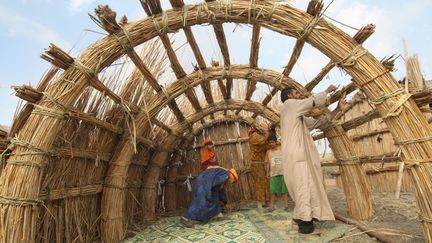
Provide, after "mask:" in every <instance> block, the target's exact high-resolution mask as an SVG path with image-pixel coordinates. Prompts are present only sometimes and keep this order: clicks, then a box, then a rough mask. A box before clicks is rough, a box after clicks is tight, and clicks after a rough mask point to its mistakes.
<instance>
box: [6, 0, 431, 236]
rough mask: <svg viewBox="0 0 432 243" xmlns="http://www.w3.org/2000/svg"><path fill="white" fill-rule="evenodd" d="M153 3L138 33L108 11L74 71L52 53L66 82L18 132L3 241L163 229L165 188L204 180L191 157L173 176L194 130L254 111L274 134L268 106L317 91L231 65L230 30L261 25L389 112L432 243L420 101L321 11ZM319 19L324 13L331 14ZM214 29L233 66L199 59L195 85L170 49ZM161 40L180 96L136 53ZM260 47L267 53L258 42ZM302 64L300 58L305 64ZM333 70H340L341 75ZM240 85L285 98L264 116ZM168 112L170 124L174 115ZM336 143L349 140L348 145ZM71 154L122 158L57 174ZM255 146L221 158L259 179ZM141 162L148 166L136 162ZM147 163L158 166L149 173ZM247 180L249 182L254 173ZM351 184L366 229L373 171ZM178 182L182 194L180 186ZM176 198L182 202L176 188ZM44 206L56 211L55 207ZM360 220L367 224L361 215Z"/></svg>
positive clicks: (219, 131) (225, 129) (70, 164)
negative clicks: (195, 28)
mask: <svg viewBox="0 0 432 243" xmlns="http://www.w3.org/2000/svg"><path fill="white" fill-rule="evenodd" d="M141 2H142V4H143V7H144V9H145V11H146V12H147V14H148V15H149V16H151V18H145V19H143V20H138V21H135V22H131V23H127V21H122V22H121V24H118V23H117V22H116V20H115V18H116V14H115V12H113V11H112V10H111V9H109V7H107V6H101V7H99V8H98V9H97V10H96V14H97V16H98V19H96V18H93V20H95V22H96V23H97V24H99V25H100V26H101V27H102V28H103V29H105V30H106V31H107V32H108V33H109V35H108V36H106V37H104V38H103V39H101V40H99V41H97V42H96V43H95V44H93V45H92V46H90V47H89V48H88V49H87V50H86V51H85V52H83V53H82V54H81V55H80V56H79V57H77V58H75V59H74V58H72V57H70V56H69V55H68V54H67V53H66V52H64V51H61V49H59V48H58V47H56V46H54V45H52V46H50V47H49V48H48V49H47V50H46V54H45V55H44V57H43V58H44V59H46V60H48V61H49V62H51V63H53V64H54V65H56V66H58V67H60V68H63V69H65V70H64V72H62V74H61V75H60V76H58V77H56V78H55V79H51V78H50V79H49V80H50V81H49V85H48V86H45V87H46V88H44V89H43V90H38V89H37V91H38V92H42V93H43V94H44V95H43V96H42V99H41V100H40V101H39V102H38V103H37V105H38V107H39V108H38V109H37V110H35V111H34V112H32V111H31V110H30V111H28V112H27V114H30V115H26V116H23V117H25V119H22V121H25V123H24V122H22V123H23V125H19V126H17V127H18V128H17V129H14V131H16V132H17V133H16V140H15V146H16V148H15V149H14V150H13V151H12V154H11V156H10V158H9V160H8V163H7V165H6V167H5V169H4V171H3V172H2V174H1V178H0V184H1V185H2V187H1V189H0V197H1V198H0V199H1V200H0V203H1V205H0V218H1V220H0V236H1V237H2V240H3V241H5V242H9V241H11V242H17V241H42V240H43V239H46V240H47V241H52V240H54V239H55V240H57V241H73V240H78V241H93V240H95V239H98V238H99V237H100V236H101V237H102V239H103V240H104V241H120V240H122V239H123V238H124V237H125V234H126V232H127V231H126V230H127V226H128V225H130V224H131V223H133V222H136V221H135V220H137V219H138V218H144V219H145V220H151V219H154V218H155V216H156V210H158V208H159V209H160V208H161V207H162V208H163V203H162V204H161V202H163V199H162V198H161V195H164V194H158V185H160V183H158V182H160V181H161V179H162V178H164V177H165V176H167V175H172V173H176V174H177V173H178V175H179V176H177V177H178V178H181V176H184V175H186V176H187V175H189V174H193V175H196V174H197V172H198V171H197V165H196V164H194V163H192V162H191V160H192V161H197V159H198V157H199V153H198V152H197V151H188V152H187V153H184V154H183V155H182V152H179V151H176V153H180V155H179V156H180V158H176V159H175V160H174V162H172V163H177V162H176V161H182V162H183V163H184V164H185V166H179V167H177V168H176V169H173V170H172V171H171V170H170V169H169V168H167V165H168V161H169V160H170V159H171V157H170V156H171V154H172V151H173V150H174V148H176V147H180V150H181V149H182V146H179V145H180V144H181V143H185V140H184V137H183V135H185V133H186V132H187V131H188V130H189V131H191V132H192V131H194V124H193V123H195V122H197V121H199V120H203V124H206V121H205V119H203V118H204V117H205V116H207V115H210V114H213V116H214V117H218V115H221V114H224V115H232V112H227V111H226V110H234V111H236V110H249V112H243V111H242V114H241V115H243V116H247V115H249V116H252V117H255V116H258V115H261V116H264V117H266V118H267V119H268V120H270V121H271V122H272V123H277V122H278V116H277V114H275V113H274V112H273V111H272V110H271V109H268V107H266V105H268V103H269V102H270V101H271V99H272V97H273V95H274V94H275V93H276V92H277V90H278V89H281V88H283V87H285V86H286V85H287V84H290V85H295V86H296V88H297V89H298V90H299V91H300V92H301V93H303V94H306V95H307V94H309V90H308V89H305V88H303V87H302V86H301V85H299V84H297V83H296V82H294V81H292V80H290V79H289V78H286V77H283V76H282V75H280V74H277V73H275V72H269V71H268V70H261V69H258V68H255V67H252V68H251V67H245V68H242V67H240V66H236V65H231V63H230V57H229V53H228V48H227V44H226V39H225V36H224V33H223V27H222V23H224V22H233V23H243V24H244V23H249V24H255V25H259V26H260V28H268V29H270V30H273V31H276V32H278V33H281V34H284V35H288V36H292V37H295V38H298V39H302V40H305V41H306V42H308V43H309V44H311V45H312V46H314V47H316V48H317V49H319V50H320V51H321V52H322V53H323V54H325V55H327V56H328V57H329V58H330V59H331V60H332V62H333V64H331V65H330V66H332V67H333V66H339V67H342V68H343V69H345V70H346V71H347V73H348V74H349V75H351V76H352V77H353V80H354V83H355V85H356V86H358V87H360V88H361V89H362V91H363V92H364V94H365V95H366V96H367V97H369V98H370V99H371V100H372V101H375V103H376V108H377V110H378V113H377V114H376V116H378V115H381V116H382V117H384V120H385V122H386V123H387V125H388V129H389V131H390V133H391V134H392V135H393V136H394V137H395V140H396V141H397V143H398V146H401V147H402V151H403V155H404V156H405V158H406V161H407V162H409V163H412V168H411V170H410V174H411V177H412V179H413V182H414V185H415V187H416V194H417V202H418V206H419V208H420V212H421V214H422V218H421V219H422V222H423V226H424V232H425V238H426V241H428V242H431V241H432V238H431V237H432V236H431V235H432V231H431V228H432V223H431V218H432V209H431V208H430V201H431V200H432V192H431V189H430V188H431V186H430V185H429V184H430V178H431V176H432V165H430V158H431V156H432V152H431V151H432V142H431V141H430V139H429V138H430V136H431V135H432V131H430V129H429V128H428V124H427V122H426V120H425V118H424V117H422V115H421V113H420V110H419V109H418V108H417V107H416V104H415V103H414V102H413V101H412V100H409V99H408V97H407V94H405V93H403V92H402V91H399V89H400V86H398V84H397V83H396V82H395V80H394V78H393V77H392V76H391V75H390V74H389V72H388V70H387V69H386V68H385V67H384V66H383V65H382V64H381V63H380V62H379V61H378V60H376V59H375V58H374V57H373V56H372V55H370V54H369V53H367V51H366V50H364V49H363V48H362V47H361V46H359V43H361V41H358V40H356V39H353V38H350V37H349V36H348V35H346V34H345V33H343V32H342V31H340V30H338V29H337V28H336V27H334V26H333V25H331V24H329V23H327V22H326V21H325V20H323V19H321V18H320V17H319V15H316V16H315V15H314V14H311V12H314V11H312V10H311V11H309V13H304V12H301V11H298V10H296V9H294V8H292V7H290V6H288V5H285V4H279V3H277V2H274V1H256V2H255V1H254V2H253V3H251V2H250V1H248V0H238V1H208V2H206V3H203V4H199V5H190V6H187V7H182V8H180V7H181V6H183V4H182V2H181V1H177V0H176V1H174V0H173V1H171V2H172V4H173V6H175V7H176V9H173V10H169V11H166V12H162V11H161V7H160V2H159V1H156V0H152V1H150V0H148V1H144V0H143V1H141ZM311 9H315V8H311ZM318 9H319V8H316V10H317V11H315V12H319V10H318ZM206 23H209V24H212V25H213V26H214V31H215V33H216V35H217V41H218V44H219V46H220V48H221V52H222V56H223V61H224V65H223V66H220V67H217V66H216V65H215V67H212V68H206V69H205V67H206V65H205V63H204V61H203V60H202V58H199V56H200V54H199V50H197V48H194V55H195V56H196V57H197V62H198V68H197V71H196V72H194V73H193V74H190V75H186V74H185V73H183V72H182V69H181V66H180V64H179V63H178V60H177V61H176V59H177V57H176V56H175V53H174V51H173V50H171V49H172V48H171V49H170V44H171V43H170V42H169V39H168V37H167V34H168V33H172V32H175V31H177V30H178V29H180V28H184V29H185V33H186V35H187V38H188V40H190V42H191V43H192V44H191V46H196V45H194V44H193V43H194V41H192V40H193V36H192V35H191V30H190V26H192V25H196V24H206ZM366 32H367V31H366ZM366 32H364V33H361V34H359V35H358V36H357V38H359V39H365V38H366V36H368V35H369V34H368V33H366ZM156 36H159V37H160V38H161V41H162V44H163V45H164V48H165V49H166V53H167V58H165V60H169V61H170V62H171V64H172V68H173V70H174V72H175V74H176V77H177V79H178V80H177V81H176V82H174V83H173V84H170V86H169V87H168V88H164V87H162V86H161V85H160V84H159V83H158V75H157V73H158V72H157V71H156V70H153V68H155V66H152V65H151V64H150V63H151V62H152V61H151V60H147V59H146V58H145V57H143V58H141V57H139V55H137V54H136V52H135V50H134V48H135V47H137V46H139V45H140V44H142V43H145V42H147V41H149V40H151V39H153V38H154V37H156ZM255 36H257V34H255ZM254 39H255V44H256V43H257V42H258V41H257V37H255V38H254ZM195 44H196V43H195ZM154 49H155V52H158V53H163V51H160V49H159V48H154ZM298 49H299V48H297V50H298ZM256 55H257V54H256V53H255V54H254V55H252V58H251V63H254V62H256V61H255V59H254V56H256ZM122 56H127V57H128V58H129V59H130V60H131V61H132V62H133V63H134V65H135V66H136V68H137V69H138V71H137V73H138V74H139V76H138V78H135V79H134V81H130V82H128V85H123V86H121V85H120V84H119V83H117V82H116V81H118V80H120V79H121V78H120V76H117V77H115V78H114V79H109V78H103V77H98V74H99V72H101V71H102V70H104V69H105V68H107V67H109V66H110V65H111V64H112V63H113V62H114V61H116V60H119V58H120V57H122ZM297 56H298V55H297V54H296V55H294V56H293V60H294V59H296V57H297ZM143 59H144V60H143ZM150 59H151V58H150ZM153 63H154V62H153ZM156 63H160V62H159V61H156ZM164 65H165V64H164ZM164 65H159V67H162V66H164ZM330 66H329V69H331V68H332V67H330ZM155 69H157V67H156V68H155ZM162 69H165V68H162ZM329 69H328V70H329ZM287 72H288V71H287ZM203 74H204V75H203ZM228 74H229V75H228ZM262 74H263V75H264V78H262ZM235 75H237V76H235ZM235 78H239V79H248V80H252V81H253V82H255V81H261V80H263V82H266V83H268V84H270V85H271V86H273V87H274V89H273V90H274V92H272V93H271V95H269V96H267V97H269V98H268V99H267V98H266V99H265V100H264V101H263V103H262V104H261V105H259V104H257V102H243V101H238V100H230V98H231V90H232V84H233V83H232V82H233V79H235ZM212 79H215V80H221V82H218V83H219V86H220V91H218V90H216V89H211V88H212V87H211V85H209V84H208V83H209V82H210V80H212ZM223 80H225V81H223ZM146 84H148V86H147V85H146ZM197 85H202V87H204V88H203V89H204V90H206V91H205V95H206V101H207V102H208V104H209V106H208V107H206V108H204V109H202V111H201V110H200V107H199V105H198V103H197V102H196V100H195V101H194V99H195V98H194V95H193V91H192V89H193V87H195V86H197ZM252 86H253V85H250V86H249V87H250V88H248V91H246V93H247V95H246V96H250V93H251V92H252V90H253V88H252ZM312 86H313V85H311V86H310V87H312ZM353 87H354V85H351V86H347V87H346V89H345V90H346V91H347V92H348V91H349V90H352V89H353ZM96 90H97V91H96ZM310 90H311V89H310ZM27 91H30V90H27ZM209 91H213V92H209ZM218 92H220V93H221V94H222V97H223V100H224V101H219V102H213V101H214V100H213V97H212V96H211V95H212V94H211V93H213V94H217V93H218ZM102 93H103V94H102ZM181 94H186V95H187V97H188V99H189V101H190V102H192V104H193V105H194V109H195V110H196V111H197V112H196V113H195V114H194V115H190V116H185V115H184V114H183V112H182V110H181V109H184V108H181V107H179V105H182V104H183V101H182V99H181V98H178V97H179V96H180V95H181ZM23 95H24V94H23ZM33 95H35V94H27V96H28V97H30V96H33ZM335 99H336V96H335ZM215 100H216V99H215ZM220 100H222V99H220ZM177 102H178V103H179V104H177ZM166 106H167V107H168V108H166ZM71 109H75V110H80V111H82V112H85V113H87V114H94V116H95V117H96V118H97V119H99V120H100V121H103V122H107V123H110V124H112V125H113V126H114V127H120V128H122V131H125V132H124V134H123V135H122V136H113V134H112V131H108V130H106V129H105V130H104V129H100V128H98V127H97V126H96V125H95V124H86V123H84V122H80V121H79V120H75V119H68V117H67V114H69V112H70V110H71ZM165 112H170V113H169V115H167V114H168V113H165ZM171 112H172V113H171ZM252 113H254V114H252ZM172 114H173V115H172ZM237 115H239V113H238V114H237ZM27 117H28V118H27ZM174 119H175V120H176V122H174ZM356 125H360V124H359V123H357V124H356ZM111 130H113V129H111ZM207 130H208V129H207ZM210 130H212V129H210ZM209 132H210V133H211V134H213V136H215V137H217V136H222V137H223V136H226V137H224V138H223V139H227V138H228V136H227V135H230V136H234V135H236V136H237V137H244V136H246V134H245V133H246V128H245V129H243V128H241V129H238V130H236V129H235V128H234V126H233V125H226V126H224V125H222V126H219V128H214V131H209ZM236 132H237V134H236ZM224 133H225V134H224ZM326 135H327V136H329V140H330V142H331V146H332V148H333V149H334V152H335V155H337V156H336V157H337V158H339V159H342V160H346V161H345V162H349V161H348V160H352V159H353V157H354V156H358V155H360V153H359V152H358V151H357V150H356V149H357V146H353V144H352V141H351V140H349V138H348V137H347V136H346V134H345V131H343V129H342V127H341V126H336V127H335V128H333V129H330V130H328V131H326ZM138 136H140V137H141V140H145V139H147V140H153V141H155V143H156V144H158V143H159V142H161V143H164V145H166V146H165V147H166V148H167V149H166V150H163V151H162V150H160V149H159V151H153V149H152V148H151V146H150V147H143V146H140V145H137V143H136V141H137V137H138ZM332 136H340V137H339V139H336V138H335V137H333V138H332ZM222 137H220V139H222ZM147 140H146V141H147ZM182 145H183V144H182ZM67 146H69V147H71V148H74V149H81V150H82V149H88V150H90V151H97V152H98V154H99V153H100V154H110V155H111V156H112V157H111V160H110V163H108V164H107V163H100V161H99V160H98V159H97V158H96V159H89V158H83V157H72V158H67V159H66V158H60V159H59V160H56V162H57V161H59V162H58V163H54V162H53V158H52V156H51V154H50V151H52V150H53V149H55V148H65V147H67ZM245 146H246V145H245V143H242V144H235V145H233V144H226V145H223V146H222V147H219V149H222V148H224V147H226V148H224V149H226V153H230V154H224V155H223V156H228V157H226V158H224V161H223V163H224V165H226V166H234V167H235V166H239V167H241V168H243V167H247V162H245V161H247V160H248V155H247V154H245V153H240V151H247V148H246V147H245ZM114 147H115V148H114ZM223 153H225V151H223ZM136 154H138V155H136ZM135 155H136V156H138V157H134V156H135ZM234 155H236V157H235V156H234ZM92 156H93V155H92ZM231 156H232V157H231ZM96 157H98V156H96ZM141 158H144V159H145V160H146V162H141V161H139V160H140V159H141ZM23 161H24V162H23ZM24 165H25V166H24ZM137 167H138V168H137ZM244 171H246V172H245V173H246V174H247V169H245V170H244ZM341 172H342V174H344V175H350V178H349V180H348V178H345V179H344V184H345V185H350V184H349V183H351V186H352V187H349V188H347V189H346V192H347V195H350V197H349V201H350V202H349V203H348V204H349V205H350V208H351V209H352V211H354V212H355V214H356V215H357V216H358V217H359V218H362V217H368V216H370V214H371V213H372V211H371V205H370V194H369V191H368V190H369V188H368V182H367V180H365V179H364V171H363V170H362V167H361V166H359V165H350V164H348V163H346V164H345V165H342V166H341ZM180 175H181V176H180ZM244 178H245V179H241V180H242V181H241V183H239V184H238V185H235V186H234V187H233V188H232V191H230V192H229V197H230V199H232V200H233V201H238V200H240V199H242V198H248V197H249V196H250V194H251V190H250V188H251V186H250V185H248V183H249V178H247V177H244ZM170 182H171V183H174V184H176V185H177V183H178V181H175V182H174V181H170ZM180 183H181V182H180ZM101 184H103V189H102V198H99V197H98V196H97V195H98V193H99V192H100V187H98V186H97V185H101ZM35 185H36V186H35ZM165 187H166V186H165ZM170 188H171V189H170V190H171V191H172V189H173V187H172V186H170ZM166 189H168V188H166ZM177 189H178V191H177V194H176V196H175V197H176V200H177V202H178V203H179V206H185V205H187V203H188V200H189V198H188V197H185V195H190V193H189V192H187V191H186V190H187V189H185V187H184V186H178V187H177ZM354 189H355V190H356V191H353V190H354ZM182 190H183V191H182ZM165 192H166V191H165ZM41 195H43V196H42V197H41ZM240 195H241V196H240ZM352 195H354V196H353V197H352ZM41 198H42V199H45V198H48V199H49V198H52V199H56V200H53V201H49V202H45V201H43V200H41ZM359 199H363V200H359ZM354 200H357V201H359V202H358V205H356V206H354V205H355V203H354V202H353V201H354ZM99 201H101V206H100V207H99V206H98V202H99ZM42 204H44V206H42ZM167 205H168V204H167ZM170 207H171V208H172V207H173V205H170ZM354 208H357V209H358V211H363V212H357V211H356V210H357V209H354ZM83 212H85V213H83ZM100 215H102V216H101V217H100ZM23 219H24V220H23ZM134 219H135V220H134ZM99 225H102V229H99ZM75 226H76V227H75ZM39 232H43V233H41V234H39Z"/></svg>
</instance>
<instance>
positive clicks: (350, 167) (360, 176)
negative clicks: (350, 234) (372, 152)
mask: <svg viewBox="0 0 432 243" xmlns="http://www.w3.org/2000/svg"><path fill="white" fill-rule="evenodd" d="M324 133H325V135H326V137H327V138H328V140H329V142H330V146H331V148H332V151H333V155H334V157H335V158H336V159H338V160H340V161H341V163H340V165H339V171H340V172H341V179H342V186H343V189H344V192H345V197H346V200H347V206H348V211H349V213H350V215H351V216H352V217H353V218H355V219H367V218H369V217H371V216H372V215H373V207H372V195H371V186H370V182H369V180H368V179H367V177H366V174H365V171H364V168H363V167H362V165H361V164H360V163H358V162H359V161H357V160H356V159H357V158H356V156H358V155H359V151H358V148H357V147H356V146H355V145H354V144H353V142H352V140H351V139H350V138H348V136H347V134H346V132H345V131H344V130H343V128H342V127H341V126H340V125H338V126H335V127H333V128H330V129H328V130H324Z"/></svg>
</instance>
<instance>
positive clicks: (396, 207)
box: [328, 187, 424, 242]
mask: <svg viewBox="0 0 432 243" xmlns="http://www.w3.org/2000/svg"><path fill="white" fill-rule="evenodd" d="M328 197H329V200H330V204H331V205H332V207H333V209H334V212H335V213H337V214H339V215H341V216H344V217H347V218H349V215H348V211H347V205H346V201H345V195H344V194H343V191H342V189H340V188H337V187H331V188H329V192H328ZM373 200H374V210H375V214H374V216H373V217H372V218H371V219H368V220H364V221H357V222H358V223H360V224H362V225H365V226H367V227H368V228H370V229H373V230H375V231H378V232H381V233H387V235H389V236H390V237H392V242H424V240H423V233H422V227H421V223H420V221H419V220H418V211H417V208H416V204H415V198H414V195H413V194H412V193H401V196H400V198H399V199H396V198H395V197H394V194H393V193H373ZM333 242H377V240H376V239H375V238H372V237H370V236H368V235H367V234H365V233H362V231H360V230H359V229H357V228H356V227H354V226H351V230H350V231H349V232H347V233H346V234H345V236H343V237H342V238H340V239H337V240H335V241H333Z"/></svg>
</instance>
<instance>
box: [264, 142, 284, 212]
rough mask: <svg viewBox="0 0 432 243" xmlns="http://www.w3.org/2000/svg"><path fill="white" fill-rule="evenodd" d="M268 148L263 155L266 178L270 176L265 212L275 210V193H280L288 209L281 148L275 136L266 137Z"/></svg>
mask: <svg viewBox="0 0 432 243" xmlns="http://www.w3.org/2000/svg"><path fill="white" fill-rule="evenodd" d="M267 141H268V150H267V153H266V155H265V161H266V165H267V166H266V168H267V178H270V205H269V208H268V209H267V210H266V212H267V213H268V212H272V211H274V210H275V206H274V201H275V196H276V194H281V195H282V198H283V200H284V204H285V210H288V189H287V187H286V185H285V181H284V177H283V167H282V150H281V146H280V144H279V143H278V142H277V139H276V136H275V135H271V136H269V137H268V138H267Z"/></svg>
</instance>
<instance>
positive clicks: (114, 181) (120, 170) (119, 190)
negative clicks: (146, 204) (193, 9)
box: [101, 41, 166, 240]
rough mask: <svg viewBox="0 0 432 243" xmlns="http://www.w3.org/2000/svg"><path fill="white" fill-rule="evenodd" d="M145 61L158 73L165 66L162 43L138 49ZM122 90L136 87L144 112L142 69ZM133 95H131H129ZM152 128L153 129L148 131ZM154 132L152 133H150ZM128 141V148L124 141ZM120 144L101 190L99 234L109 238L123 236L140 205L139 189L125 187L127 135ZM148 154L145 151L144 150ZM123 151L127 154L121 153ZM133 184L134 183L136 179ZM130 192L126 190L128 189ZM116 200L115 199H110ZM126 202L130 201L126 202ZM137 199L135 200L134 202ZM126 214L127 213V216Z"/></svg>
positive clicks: (128, 159) (146, 87) (130, 150)
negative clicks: (140, 89)
mask: <svg viewBox="0 0 432 243" xmlns="http://www.w3.org/2000/svg"><path fill="white" fill-rule="evenodd" d="M141 53H142V56H143V57H144V61H145V62H146V63H147V65H148V67H149V68H150V70H151V71H152V73H154V75H156V77H159V76H160V75H161V74H162V72H163V71H164V70H165V65H166V62H165V61H164V56H163V55H161V54H160V53H161V45H160V44H159V43H158V42H155V41H153V42H150V43H149V44H147V45H145V46H144V48H143V49H142V51H141ZM136 85H138V86H139V87H143V88H142V92H139V89H136V87H134V86H136ZM124 90H125V92H126V91H127V92H131V91H133V90H135V91H136V93H135V97H136V98H135V99H134V101H136V102H138V104H140V105H141V106H142V107H144V111H143V112H147V111H148V110H147V109H148V106H149V104H148V98H147V95H150V94H151V93H152V90H151V89H150V87H149V85H148V84H145V78H144V77H143V75H142V73H141V72H139V71H138V70H135V71H134V73H133V74H132V77H131V80H130V82H129V84H128V85H127V86H126V87H125V89H124ZM132 97H134V96H132ZM131 122H134V123H135V124H133V123H132V124H131V125H134V126H135V129H136V130H135V132H136V134H142V135H144V136H150V135H151V136H152V135H156V134H157V132H156V133H155V131H154V129H152V128H151V127H150V129H148V130H147V131H145V132H143V131H142V130H139V129H138V127H137V120H135V121H131ZM151 130H153V131H151ZM152 133H153V134H152ZM125 144H127V145H128V146H127V148H124V145H125ZM117 146H118V147H119V148H122V149H124V150H116V151H115V152H114V156H113V160H112V161H111V165H110V168H109V169H108V171H107V174H106V176H105V184H106V186H104V190H103V193H102V202H101V211H102V220H103V221H102V225H101V237H102V239H103V240H108V239H118V240H120V239H123V238H124V235H125V233H126V231H125V230H126V225H130V223H131V221H132V220H133V218H134V217H132V218H130V217H131V216H132V215H133V216H135V217H139V216H138V213H137V212H140V213H142V205H140V203H138V202H136V201H139V202H140V200H138V199H137V198H139V193H140V192H139V190H138V188H133V189H132V190H131V191H128V190H127V187H128V181H127V178H128V176H127V175H128V168H129V165H130V163H131V161H132V159H133V156H132V155H133V154H134V147H133V146H132V144H131V141H130V139H129V138H128V137H125V138H123V139H122V141H120V144H118V145H117ZM146 154H147V153H146ZM122 155H126V157H122ZM131 177H132V178H136V179H135V181H139V180H140V178H139V175H136V176H135V177H134V176H131ZM135 184H136V183H135ZM128 192H129V193H128ZM130 197H133V198H134V200H132V201H131V200H127V201H126V199H127V198H130ZM113 202H115V203H113ZM126 202H131V204H130V205H127V203H126ZM134 202H136V203H134ZM128 216H129V217H128Z"/></svg>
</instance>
